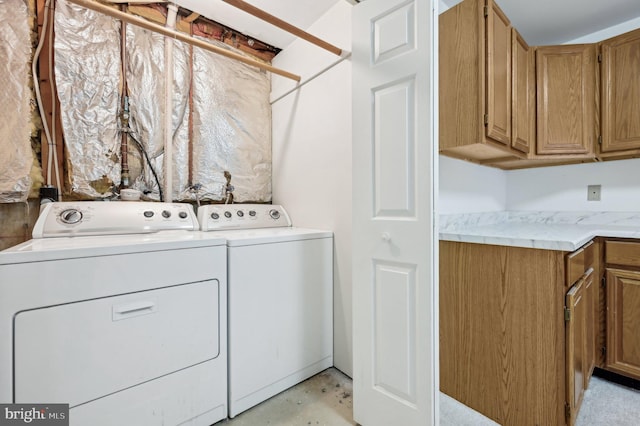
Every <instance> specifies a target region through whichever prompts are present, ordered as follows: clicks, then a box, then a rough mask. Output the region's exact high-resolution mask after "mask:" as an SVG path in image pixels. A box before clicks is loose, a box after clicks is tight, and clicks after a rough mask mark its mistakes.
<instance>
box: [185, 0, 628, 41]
mask: <svg viewBox="0 0 640 426" xmlns="http://www.w3.org/2000/svg"><path fill="white" fill-rule="evenodd" d="M174 1H175V2H176V3H177V4H178V5H180V6H182V7H184V8H186V9H189V10H191V11H193V12H197V13H199V14H201V15H203V16H206V17H207V18H209V19H211V20H213V21H216V22H219V23H221V24H223V25H226V26H228V27H231V28H233V29H235V30H237V31H239V32H241V33H243V34H246V35H248V36H250V37H254V38H255V39H257V40H260V41H263V42H265V43H268V44H270V45H272V46H275V47H279V48H281V49H283V48H285V47H287V46H288V45H289V44H290V43H291V42H292V41H293V40H295V36H292V35H291V34H289V33H287V32H285V31H283V30H281V29H279V28H277V27H274V26H273V25H271V24H268V23H266V22H264V21H262V20H260V19H258V18H255V17H253V16H251V15H249V14H248V13H246V12H243V11H241V10H239V9H237V8H235V7H234V6H231V5H229V4H227V3H224V2H223V1H222V0H206V1H205V0H174ZM245 1H246V2H247V3H249V4H251V5H253V6H255V7H257V8H260V9H262V10H264V11H265V12H267V13H269V14H271V15H274V16H276V17H278V18H280V19H282V20H284V21H286V22H288V23H290V24H292V25H294V26H296V27H298V28H301V29H303V30H306V29H308V28H309V26H311V24H313V23H314V22H315V21H316V20H317V19H318V18H320V16H322V15H323V14H324V13H325V12H327V11H328V10H329V9H330V8H331V7H332V6H333V5H334V4H336V3H338V2H342V1H347V2H348V3H351V4H356V3H357V2H358V1H359V0H245ZM439 1H440V2H441V3H444V4H446V5H447V6H448V7H451V6H454V5H456V4H457V3H459V2H460V0H439ZM497 3H498V5H499V6H500V8H501V9H502V10H503V11H504V12H505V14H506V15H507V16H508V17H509V19H510V20H511V23H512V24H513V26H514V27H516V28H517V29H518V31H519V32H520V33H521V34H522V36H523V37H524V38H525V40H526V41H527V43H529V44H531V45H538V46H539V45H545V44H561V43H564V42H567V41H571V40H574V39H576V38H578V37H581V36H583V35H586V34H590V33H593V32H596V31H598V30H601V29H604V28H608V27H611V26H613V25H616V24H619V23H621V22H625V21H628V20H630V19H633V18H636V17H640V0H535V1H532V0H498V1H497Z"/></svg>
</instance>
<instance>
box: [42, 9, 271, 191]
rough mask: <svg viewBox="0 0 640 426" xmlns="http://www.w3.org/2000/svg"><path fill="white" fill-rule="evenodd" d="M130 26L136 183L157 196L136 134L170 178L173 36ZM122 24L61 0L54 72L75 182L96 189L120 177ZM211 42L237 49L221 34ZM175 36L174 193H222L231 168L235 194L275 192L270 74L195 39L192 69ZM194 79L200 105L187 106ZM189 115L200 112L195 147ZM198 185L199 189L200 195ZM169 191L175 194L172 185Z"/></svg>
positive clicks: (187, 50)
mask: <svg viewBox="0 0 640 426" xmlns="http://www.w3.org/2000/svg"><path fill="white" fill-rule="evenodd" d="M126 30H127V32H126V34H127V40H126V46H127V52H126V57H127V71H126V75H125V76H124V78H126V81H127V85H128V91H129V108H130V121H129V125H130V129H131V134H130V139H129V144H128V145H129V146H128V154H129V155H128V160H129V167H130V175H131V181H132V186H133V187H134V188H136V189H138V190H140V191H141V192H143V193H145V194H146V196H147V197H148V198H151V199H159V188H158V185H157V184H156V182H155V178H154V177H153V175H152V173H151V171H150V169H149V167H148V165H147V164H146V160H145V159H144V157H143V156H142V155H141V153H140V152H139V150H138V149H137V148H136V145H135V144H134V143H133V141H131V138H135V139H136V140H138V141H139V142H140V143H141V145H142V146H143V147H144V149H145V150H146V152H147V154H148V156H149V158H150V159H151V163H152V164H153V167H154V169H155V171H156V173H157V174H158V177H159V179H160V182H161V183H162V182H163V180H162V179H163V178H164V173H163V166H164V165H163V161H164V158H163V157H164V147H163V146H164V129H163V126H164V120H163V117H164V114H165V105H164V84H165V83H164V82H165V78H164V70H165V67H166V63H165V58H164V43H165V40H166V38H165V37H164V36H162V35H159V34H155V33H152V32H150V31H147V30H144V29H141V28H139V27H136V26H133V25H127V29H126ZM119 31H120V23H119V21H117V20H114V19H112V18H109V17H105V16H99V15H98V14H96V13H94V12H91V11H87V10H84V9H82V8H79V7H75V6H70V5H69V4H68V3H66V2H65V1H63V0H59V1H58V6H57V11H56V44H55V48H56V81H57V83H58V92H59V97H60V102H61V108H62V122H63V128H64V134H65V142H66V144H67V149H68V151H69V157H70V158H69V159H70V162H71V179H72V185H73V191H74V192H76V193H80V194H84V195H86V196H90V197H93V198H97V197H105V196H110V195H111V190H112V188H111V187H110V186H109V185H114V186H118V184H119V183H120V181H119V180H120V152H119V150H120V136H119V133H118V126H119V117H118V112H119V105H120V99H119V83H120V79H121V75H120V74H121V68H122V67H121V62H120V33H119ZM207 41H208V42H210V43H216V45H218V46H220V47H223V48H227V49H232V48H231V47H229V46H227V45H225V44H223V43H218V42H214V41H211V40H207ZM172 42H173V43H174V54H173V58H172V62H173V70H174V71H173V73H174V81H173V105H172V110H171V114H172V122H173V128H172V132H173V141H172V145H173V165H174V166H173V185H172V186H173V188H174V189H173V194H170V195H171V197H170V199H172V200H183V201H188V200H191V201H193V200H195V199H196V198H199V199H201V200H215V201H220V200H223V199H224V198H225V194H224V188H225V185H226V179H225V178H224V172H225V171H228V172H229V173H230V174H231V184H232V185H233V186H234V187H235V191H234V193H233V194H234V199H235V201H238V202H246V201H253V202H267V201H270V200H271V105H270V103H269V93H270V90H271V84H270V78H269V75H268V74H266V73H264V72H262V71H261V70H259V69H258V68H255V67H251V66H248V65H244V64H242V63H240V62H237V61H235V60H232V59H227V58H225V57H222V56H220V55H217V54H214V53H211V52H207V51H205V50H202V49H199V48H193V69H192V70H190V61H191V59H190V55H191V53H190V51H191V47H190V46H188V45H186V44H184V43H182V42H178V41H175V40H172ZM232 50H234V51H235V52H238V53H239V51H237V50H235V49H232ZM190 71H192V72H190ZM191 74H192V75H193V77H191ZM191 78H192V79H193V81H191ZM191 85H193V90H192V91H193V102H192V104H193V111H190V110H189V89H190V86H191ZM190 114H193V117H192V119H193V139H192V141H191V147H192V150H193V151H192V152H191V153H190V152H189V150H190V148H189V145H190V143H189V115H190ZM190 157H191V160H192V165H193V169H192V176H193V179H192V181H191V182H190V181H189V163H190ZM193 186H197V187H198V188H199V190H198V191H197V194H196V192H195V191H194V190H193V189H192V187H193ZM196 195H197V197H196ZM164 197H165V200H168V199H169V195H168V194H164Z"/></svg>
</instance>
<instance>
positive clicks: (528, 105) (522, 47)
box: [511, 28, 535, 153]
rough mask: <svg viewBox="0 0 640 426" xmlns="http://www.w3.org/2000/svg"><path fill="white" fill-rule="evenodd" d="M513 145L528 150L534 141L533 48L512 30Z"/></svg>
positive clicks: (522, 150) (521, 149)
mask: <svg viewBox="0 0 640 426" xmlns="http://www.w3.org/2000/svg"><path fill="white" fill-rule="evenodd" d="M511 46H512V48H511V58H512V65H513V69H512V73H511V74H512V82H511V111H512V114H511V146H512V147H513V148H514V149H517V150H518V151H521V152H524V153H529V152H530V151H531V147H532V146H533V143H534V140H535V73H534V71H535V67H534V62H533V61H534V55H533V53H534V51H533V50H532V49H531V48H529V45H528V44H527V42H526V41H524V39H523V38H522V36H521V35H520V34H519V33H518V31H516V29H515V28H512V31H511Z"/></svg>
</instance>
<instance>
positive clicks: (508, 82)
mask: <svg viewBox="0 0 640 426" xmlns="http://www.w3.org/2000/svg"><path fill="white" fill-rule="evenodd" d="M438 37H439V66H440V68H439V75H440V81H439V85H440V90H439V93H440V96H439V110H440V112H439V120H440V122H439V129H440V140H439V145H440V152H441V153H443V154H445V155H449V156H451V157H456V158H461V159H465V160H470V161H475V162H479V163H486V162H491V161H495V160H505V159H507V160H508V159H518V158H525V157H526V154H525V153H526V152H527V151H526V147H524V145H526V142H524V140H525V139H528V138H530V136H528V132H527V129H525V128H524V127H523V126H524V123H520V122H518V123H517V124H518V127H517V130H518V134H517V135H516V136H517V137H519V138H520V139H519V140H518V141H517V142H516V143H515V144H514V133H513V111H512V109H513V99H512V91H513V90H514V89H513V82H514V80H515V81H518V82H519V85H518V86H517V88H518V89H520V87H521V85H522V83H521V82H520V80H518V78H520V79H522V74H524V73H525V72H526V71H524V70H522V69H521V67H522V66H523V65H526V64H525V63H524V62H522V61H521V66H520V68H517V69H518V70H520V74H521V75H519V76H514V75H513V72H514V67H513V62H514V58H513V55H514V53H513V52H514V47H513V44H512V43H513V40H512V38H513V36H512V27H511V24H510V22H509V19H508V18H507V17H506V16H505V14H504V13H503V12H502V11H501V10H500V8H499V7H498V5H497V4H496V3H495V2H494V1H493V0H464V1H463V2H462V3H459V4H457V5H456V6H454V7H452V8H451V9H449V10H447V11H446V12H444V13H442V14H441V15H440V16H439V36H438ZM519 41H520V49H524V48H525V47H526V48H528V46H526V43H524V40H522V38H521V37H520V38H519ZM516 53H517V54H518V55H520V56H521V55H522V52H521V51H520V50H518V51H517V52H516ZM525 84H526V83H525ZM519 96H520V97H519V98H518V99H519V102H520V103H522V102H526V100H523V99H522V98H524V97H525V96H524V95H519Z"/></svg>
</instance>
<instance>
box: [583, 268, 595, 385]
mask: <svg viewBox="0 0 640 426" xmlns="http://www.w3.org/2000/svg"><path fill="white" fill-rule="evenodd" d="M595 282H596V280H595V273H594V270H593V268H592V269H590V270H589V272H588V273H587V276H586V277H585V279H584V298H585V386H584V387H585V389H586V388H587V387H588V386H589V380H590V379H591V374H592V373H593V369H594V368H595V366H596V343H597V342H596V330H597V324H598V323H597V314H598V305H597V299H598V297H597V290H598V288H597V285H596V284H595Z"/></svg>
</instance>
